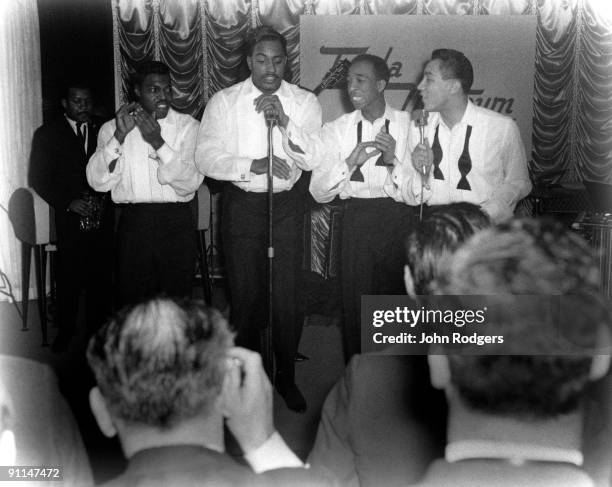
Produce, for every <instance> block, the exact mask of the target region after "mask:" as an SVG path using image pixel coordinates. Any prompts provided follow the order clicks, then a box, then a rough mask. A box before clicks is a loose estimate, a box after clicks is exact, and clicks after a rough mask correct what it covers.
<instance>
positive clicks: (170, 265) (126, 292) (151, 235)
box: [117, 203, 197, 305]
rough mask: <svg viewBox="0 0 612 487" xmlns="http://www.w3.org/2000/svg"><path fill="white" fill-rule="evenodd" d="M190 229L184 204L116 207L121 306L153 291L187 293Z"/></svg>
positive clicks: (192, 246)
mask: <svg viewBox="0 0 612 487" xmlns="http://www.w3.org/2000/svg"><path fill="white" fill-rule="evenodd" d="M196 251H197V247H196V233H195V221H194V217H193V212H192V211H191V208H190V205H189V203H140V204H129V205H125V206H123V207H122V209H121V216H120V217H119V226H118V228H117V285H118V291H119V301H120V303H121V304H122V305H126V304H133V303H137V302H139V301H142V300H144V299H149V298H152V297H154V296H157V295H161V294H163V295H166V296H170V297H175V298H182V297H190V296H191V291H192V283H193V276H194V271H195V261H196Z"/></svg>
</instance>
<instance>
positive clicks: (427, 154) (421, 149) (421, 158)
mask: <svg viewBox="0 0 612 487" xmlns="http://www.w3.org/2000/svg"><path fill="white" fill-rule="evenodd" d="M432 165H433V151H432V150H431V149H430V148H429V141H428V140H427V138H425V140H424V142H423V143H422V144H417V146H416V147H415V148H414V150H413V151H412V166H413V167H414V168H415V169H416V170H417V171H418V172H419V174H421V175H425V176H427V175H429V171H430V170H431V166H432Z"/></svg>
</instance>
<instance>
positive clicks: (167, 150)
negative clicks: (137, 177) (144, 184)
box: [155, 142, 174, 164]
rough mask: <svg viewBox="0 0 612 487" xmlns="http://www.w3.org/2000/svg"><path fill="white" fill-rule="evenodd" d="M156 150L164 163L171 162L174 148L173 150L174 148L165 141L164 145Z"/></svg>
mask: <svg viewBox="0 0 612 487" xmlns="http://www.w3.org/2000/svg"><path fill="white" fill-rule="evenodd" d="M155 152H157V157H158V158H159V161H160V162H161V163H162V164H167V163H169V162H170V161H171V160H172V158H173V157H174V150H172V148H171V147H170V146H169V145H168V144H166V143H165V142H164V145H162V146H161V147H160V148H159V149H157V150H156V151H155Z"/></svg>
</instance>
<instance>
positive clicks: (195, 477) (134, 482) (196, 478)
mask: <svg viewBox="0 0 612 487" xmlns="http://www.w3.org/2000/svg"><path fill="white" fill-rule="evenodd" d="M319 485H332V484H331V483H330V482H329V480H326V479H325V478H323V477H320V476H317V475H315V474H313V473H312V472H310V471H309V470H306V469H303V468H285V469H279V470H272V471H269V472H264V473H262V474H255V473H254V472H253V471H251V470H250V469H249V468H247V467H245V466H243V465H240V464H239V463H237V462H236V461H234V459H232V457H230V456H229V455H227V454H223V453H219V452H216V451H213V450H209V449H207V448H204V447H200V446H195V445H176V446H168V447H159V448H149V449H147V450H142V451H140V452H138V453H136V454H135V455H134V456H133V457H132V458H130V460H129V463H128V467H127V470H126V471H125V472H124V473H123V474H122V475H120V476H119V477H117V478H115V479H114V480H112V481H110V482H108V483H106V484H104V485H103V487H141V486H142V487H144V486H146V487H197V486H210V487H230V486H236V487H242V486H249V487H250V486H279V487H285V486H287V487H289V486H319Z"/></svg>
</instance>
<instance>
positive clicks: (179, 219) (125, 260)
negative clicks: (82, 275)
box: [87, 61, 203, 304]
mask: <svg viewBox="0 0 612 487" xmlns="http://www.w3.org/2000/svg"><path fill="white" fill-rule="evenodd" d="M134 92H135V94H136V96H137V98H138V102H132V103H127V104H125V105H123V106H122V107H121V108H120V109H119V111H118V112H117V116H116V117H115V119H114V120H111V121H110V122H107V123H106V124H104V125H103V126H102V128H101V129H100V133H99V135H98V148H97V150H96V152H95V154H94V155H93V156H92V157H91V159H90V161H89V163H88V164H87V181H88V182H89V184H90V185H91V187H92V188H94V189H95V190H97V191H109V190H110V191H111V196H112V199H113V201H114V202H115V203H118V204H121V205H122V210H121V216H120V220H119V226H118V230H117V256H118V270H117V272H118V274H117V283H118V288H119V289H118V291H119V300H120V301H121V304H127V303H133V302H137V301H140V300H142V299H145V298H147V297H151V296H154V295H156V294H159V293H165V294H167V295H169V296H185V297H187V296H190V294H191V283H192V280H193V270H194V265H195V258H196V241H195V232H194V229H195V222H194V218H193V214H192V211H191V208H190V204H189V202H190V201H191V200H192V199H193V197H194V194H195V192H196V190H197V189H198V187H199V186H200V184H202V180H203V177H202V175H201V174H199V173H198V171H197V169H196V167H195V164H194V152H195V141H196V135H197V129H198V123H197V121H196V120H195V119H194V118H192V117H190V116H189V115H184V114H181V113H178V112H176V111H174V110H173V109H172V108H171V104H172V85H171V80H170V71H169V68H168V66H166V65H165V64H163V63H160V62H156V61H150V62H146V63H144V64H142V65H141V66H140V67H139V68H138V70H137V73H136V80H135V86H134Z"/></svg>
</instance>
